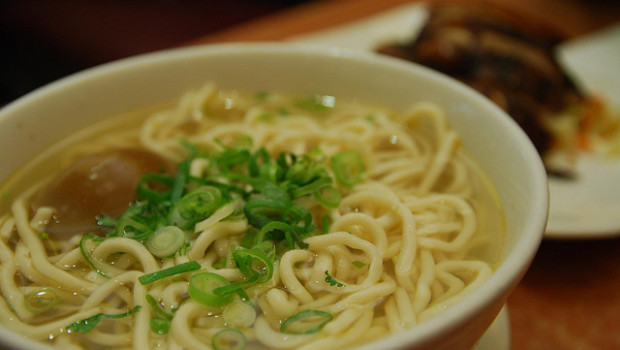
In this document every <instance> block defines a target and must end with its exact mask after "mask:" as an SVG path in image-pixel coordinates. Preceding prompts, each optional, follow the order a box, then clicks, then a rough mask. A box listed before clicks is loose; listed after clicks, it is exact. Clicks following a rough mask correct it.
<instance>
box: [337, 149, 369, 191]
mask: <svg viewBox="0 0 620 350" xmlns="http://www.w3.org/2000/svg"><path fill="white" fill-rule="evenodd" d="M331 166H332V170H333V171H334V176H335V177H336V180H338V182H339V183H340V184H342V185H343V186H346V187H351V186H353V185H355V184H357V183H358V182H360V181H361V179H362V177H363V176H364V171H365V167H364V161H363V160H362V156H361V155H360V154H359V153H358V152H355V151H343V152H340V153H337V154H335V155H334V156H333V157H332V160H331Z"/></svg>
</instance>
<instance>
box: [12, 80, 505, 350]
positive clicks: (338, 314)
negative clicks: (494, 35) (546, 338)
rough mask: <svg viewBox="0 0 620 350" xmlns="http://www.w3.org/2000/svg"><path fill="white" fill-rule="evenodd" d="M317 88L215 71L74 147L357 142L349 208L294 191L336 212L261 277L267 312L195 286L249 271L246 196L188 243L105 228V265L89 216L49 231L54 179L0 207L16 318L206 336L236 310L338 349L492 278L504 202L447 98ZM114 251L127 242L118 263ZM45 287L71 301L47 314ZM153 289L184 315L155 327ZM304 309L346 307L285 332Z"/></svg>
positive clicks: (324, 148)
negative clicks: (359, 164) (187, 268)
mask: <svg viewBox="0 0 620 350" xmlns="http://www.w3.org/2000/svg"><path fill="white" fill-rule="evenodd" d="M312 98H313V99H314V101H315V102H316V101H318V106H319V107H320V108H316V109H313V108H303V106H301V107H300V106H299V104H295V103H293V102H291V101H294V100H295V98H293V97H292V96H289V95H285V94H279V93H276V92H273V93H266V94H263V95H261V97H260V98H258V97H256V95H254V94H250V93H242V92H238V91H233V90H224V89H220V88H218V87H217V86H215V85H214V84H207V85H205V86H204V87H203V88H201V89H197V90H195V91H191V92H188V93H186V94H185V95H184V96H183V97H182V99H181V100H180V102H179V103H178V105H176V106H174V107H172V108H168V109H163V110H160V111H157V112H155V113H153V114H152V115H150V116H148V118H147V119H146V120H145V121H144V123H143V124H142V125H141V126H140V127H139V129H135V128H133V129H130V130H121V131H118V132H117V133H115V134H111V135H113V136H108V135H102V136H100V137H98V138H97V140H98V142H95V141H93V140H91V141H90V142H86V143H84V144H82V145H81V147H78V148H76V149H77V150H78V151H76V152H74V154H72V155H71V157H77V156H78V155H79V153H94V152H97V151H99V150H101V149H105V148H109V147H119V146H120V147H128V146H135V145H141V146H142V147H144V148H146V149H147V150H149V151H151V152H153V153H155V154H157V155H160V156H161V157H163V158H165V159H166V160H169V161H172V162H174V163H175V164H176V163H179V162H182V161H183V160H184V159H185V157H186V156H187V148H186V147H185V146H183V144H181V143H180V142H179V140H181V139H182V140H186V141H187V142H188V143H190V144H192V145H194V146H195V147H196V148H197V149H200V150H211V151H219V150H222V149H223V148H225V147H232V146H234V145H235V142H237V141H238V140H240V139H251V145H252V146H251V147H253V148H254V149H257V148H259V147H264V148H265V149H266V150H267V152H268V153H269V154H271V155H272V156H274V157H275V156H276V155H277V154H279V153H280V152H290V153H293V154H299V155H301V154H307V153H309V152H312V150H314V149H320V151H321V152H322V156H323V157H324V159H329V158H330V157H332V156H333V155H335V154H337V153H338V152H342V151H346V150H353V151H355V152H358V153H359V154H360V155H361V156H362V159H363V161H364V166H365V177H364V178H363V180H362V181H361V182H359V183H357V184H355V185H354V186H352V187H350V188H345V187H342V188H340V190H341V192H342V199H341V201H340V204H339V205H338V206H337V207H336V208H332V209H328V208H325V207H323V206H320V205H318V204H317V201H316V200H315V199H314V198H313V197H308V196H306V197H301V198H299V199H296V204H299V205H301V206H302V207H305V208H308V209H309V210H310V211H311V212H312V214H313V218H320V217H325V216H328V217H330V218H331V220H332V221H331V225H330V226H329V232H328V233H324V234H316V235H313V236H311V237H308V238H305V239H304V242H305V243H306V244H307V247H306V248H300V247H297V248H295V249H290V250H288V251H286V252H284V253H283V254H282V256H281V257H280V258H279V259H278V260H277V262H276V264H275V265H274V266H273V275H272V276H271V279H270V280H269V281H267V282H265V283H259V284H255V285H252V286H251V287H249V288H247V290H246V292H247V294H248V295H249V298H250V300H251V302H252V305H253V306H254V307H255V309H252V310H251V311H250V312H249V314H251V315H253V316H250V317H248V318H245V319H242V320H236V321H234V322H233V321H231V320H230V319H226V318H225V317H223V316H222V313H223V310H222V309H223V308H228V307H239V308H243V307H246V306H247V304H243V303H241V304H239V303H238V302H237V301H234V302H232V304H229V305H228V306H225V307H223V308H221V307H220V308H218V307H210V306H206V305H204V304H203V303H200V302H198V301H197V300H194V299H193V298H188V285H189V282H188V281H189V280H190V278H191V276H192V275H195V274H198V273H201V272H205V271H208V272H214V273H217V274H218V275H221V276H223V277H224V278H225V279H226V280H228V281H230V282H233V283H234V282H239V281H243V280H244V278H245V277H244V274H243V273H242V272H241V271H240V270H239V268H238V267H236V266H235V264H234V260H233V259H231V247H233V246H235V245H238V244H241V240H242V238H243V235H244V233H245V232H247V231H248V230H249V229H250V227H249V224H248V222H247V220H227V218H228V217H229V216H230V215H231V214H233V213H234V212H236V211H238V210H239V203H238V202H234V201H233V202H230V203H227V204H226V205H224V206H222V207H220V208H218V209H217V210H216V211H215V212H214V213H213V214H212V215H210V216H209V217H208V218H206V219H204V220H202V221H200V222H198V223H196V224H195V225H194V226H193V227H192V229H191V231H193V236H191V237H192V239H191V241H190V242H189V243H190V244H189V245H188V246H187V251H186V253H185V254H174V255H173V256H167V257H163V258H160V257H157V256H155V255H153V254H152V253H151V252H150V251H149V249H147V247H145V245H143V244H142V243H140V242H139V241H137V240H134V239H132V238H127V237H113V238H108V239H105V240H104V241H102V242H100V243H98V244H96V246H93V248H92V252H91V257H92V259H93V261H95V262H96V263H97V264H98V265H107V266H105V271H106V273H107V274H108V276H109V278H105V277H104V276H102V275H101V274H98V273H97V272H96V271H95V270H94V269H93V268H91V266H89V265H88V264H86V263H85V261H84V256H83V252H81V251H80V247H81V245H80V242H81V239H82V236H83V234H85V233H87V232H84V233H83V234H79V235H75V236H74V237H72V238H70V239H68V240H66V241H53V242H52V241H50V240H44V239H41V237H42V234H44V233H45V225H46V222H48V221H49V220H50V218H51V217H52V215H53V214H54V208H50V207H40V208H38V209H37V210H36V211H34V212H33V211H32V210H31V209H30V208H31V204H30V201H31V198H32V196H33V195H34V193H35V192H36V191H37V189H38V188H39V187H40V186H45V183H42V184H40V185H37V186H32V188H31V189H30V190H28V191H26V192H24V193H21V194H18V195H17V196H16V197H15V198H14V201H13V203H12V205H11V207H10V211H9V212H8V213H6V214H3V216H2V217H1V218H0V263H1V271H0V273H1V277H0V291H1V293H2V296H3V298H2V299H0V321H1V323H2V325H3V326H4V327H5V328H8V329H10V330H12V331H14V332H16V333H19V334H22V335H24V336H27V337H28V338H31V339H35V340H38V341H41V342H47V343H48V344H52V345H54V346H55V347H58V348H63V349H65V350H69V349H81V348H85V347H86V348H92V349H100V348H115V349H147V348H167V349H206V348H210V347H211V346H212V338H213V337H214V335H215V334H216V333H217V332H218V331H220V330H221V329H223V328H226V327H231V326H234V328H236V329H239V330H240V331H242V332H243V335H244V336H245V338H246V339H247V344H246V348H247V349H254V348H257V349H260V348H273V349H291V348H298V349H304V350H306V349H307V350H309V349H336V348H346V347H350V346H353V345H356V344H360V343H365V342H369V341H373V340H377V339H380V338H382V337H385V336H388V335H391V334H395V333H399V332H402V331H404V330H406V329H408V328H411V327H415V325H416V324H419V323H421V322H424V321H425V320H426V319H428V318H430V317H433V316H435V315H437V314H439V313H441V312H442V311H443V310H445V309H446V308H447V307H449V306H450V305H453V304H454V303H455V302H457V301H459V300H460V299H462V298H463V296H465V295H467V294H468V293H471V291H472V290H474V289H475V288H477V287H478V286H480V285H481V284H482V283H483V282H484V281H485V280H486V279H487V278H488V277H489V276H490V274H491V273H492V271H493V266H494V263H495V262H496V260H497V258H498V256H499V255H500V254H501V253H500V250H501V245H502V239H503V223H502V219H501V217H502V214H501V208H500V207H499V204H498V201H497V199H496V197H495V195H494V194H493V192H492V189H490V188H489V185H488V183H487V180H485V178H484V175H482V174H481V173H480V171H478V170H477V168H476V166H475V165H474V164H473V163H472V161H471V160H470V159H469V158H468V157H467V155H466V153H465V152H464V151H463V149H462V146H461V144H460V140H459V136H458V135H457V133H456V132H455V131H454V130H452V129H450V127H449V126H448V123H447V121H446V119H445V117H444V115H443V111H442V110H441V108H440V107H439V106H436V105H433V104H431V103H426V102H421V103H417V104H415V105H413V107H412V108H410V109H408V110H407V111H406V112H404V113H399V112H395V111H393V110H390V109H387V108H383V107H377V106H370V105H368V104H361V103H358V102H354V101H344V102H342V101H340V100H337V99H336V98H334V97H331V96H313V97H312ZM283 106H286V110H284V109H283ZM296 106H297V107H296ZM119 135H120V136H119ZM208 166H209V164H208V161H207V160H205V159H203V158H196V159H194V160H193V161H192V162H191V164H190V165H189V174H190V175H191V176H193V177H201V176H203V175H204V173H205V172H206V169H207V168H208ZM314 224H316V225H319V223H316V222H315V223H314ZM50 244H53V245H54V246H53V247H51V246H50ZM119 253H121V254H119ZM111 256H115V257H117V258H115V259H114V264H113V265H112V264H111V263H109V262H110V261H111V260H110V257H111ZM223 259H224V260H223ZM192 261H195V262H198V263H199V264H200V270H196V271H191V272H185V273H182V274H178V275H175V276H172V277H168V278H163V279H161V280H158V281H157V282H154V283H149V284H143V283H141V282H139V280H138V279H139V278H140V276H143V275H145V274H149V273H153V272H157V271H160V270H162V269H166V268H170V267H174V266H177V265H180V264H184V263H188V262H192ZM222 261H224V262H225V263H224V264H223V265H222V264H221V262H222ZM326 276H328V278H326ZM330 276H331V280H330V279H329V277H330ZM330 282H331V283H330ZM42 288H49V289H52V290H53V291H55V293H56V294H57V295H58V297H59V299H60V301H59V302H58V304H57V305H54V307H53V310H52V311H49V312H43V313H41V314H36V313H33V312H32V311H31V310H30V309H29V308H27V307H26V304H27V302H26V299H27V298H28V296H29V295H31V294H32V293H33V292H36V291H40V290H41V289H42ZM149 296H152V298H153V299H154V300H155V301H156V302H157V304H158V305H159V306H160V307H161V308H162V309H163V310H165V311H166V312H167V313H169V314H171V315H173V317H172V318H171V320H170V328H169V331H168V332H166V333H164V334H156V332H154V331H153V330H152V329H151V325H150V322H152V318H153V309H152V308H151V307H150V306H149V304H148V302H147V298H148V297H149ZM235 298H236V297H235ZM235 303H236V304H235ZM238 304H239V305H238ZM136 306H141V307H140V308H139V309H135V307H136ZM129 310H134V311H135V312H133V313H130V314H129V313H128V311H129ZM302 310H320V311H321V312H326V313H329V315H331V316H330V317H333V318H331V321H329V322H327V323H325V324H324V326H323V327H322V328H320V330H318V331H317V332H314V333H310V334H288V333H283V332H282V331H281V326H282V323H283V322H285V320H287V319H288V318H289V317H291V316H292V315H295V314H297V313H299V312H300V311H302ZM123 313H128V314H127V315H125V316H126V317H118V318H114V317H109V318H105V319H103V320H102V321H101V324H100V326H98V327H95V328H93V329H92V330H90V331H89V332H87V333H84V334H82V333H79V332H68V331H67V327H68V325H71V324H73V323H75V322H79V321H80V320H84V319H87V318H89V317H93V316H96V315H98V314H107V315H120V314H123Z"/></svg>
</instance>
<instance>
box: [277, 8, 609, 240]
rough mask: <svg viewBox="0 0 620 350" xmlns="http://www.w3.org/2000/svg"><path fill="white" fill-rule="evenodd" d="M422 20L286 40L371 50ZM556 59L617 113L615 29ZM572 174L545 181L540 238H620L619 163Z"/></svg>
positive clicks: (600, 162)
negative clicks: (544, 222) (544, 225)
mask: <svg viewBox="0 0 620 350" xmlns="http://www.w3.org/2000/svg"><path fill="white" fill-rule="evenodd" d="M427 18H428V11H427V9H426V6H425V5H424V4H420V3H417V4H408V5H404V6H400V7H396V8H394V9H391V10H388V11H385V12H382V13H379V14H377V15H374V16H371V17H369V18H366V19H363V20H360V21H356V22H353V23H350V24H346V25H342V26H338V27H335V28H331V29H328V30H323V31H318V32H313V33H310V34H306V35H301V36H295V37H291V38H289V41H292V42H297V43H303V44H311V45H321V46H325V45H327V46H334V47H339V48H345V49H353V50H366V51H373V50H374V49H376V48H377V46H379V45H380V44H382V43H389V42H394V41H408V40H411V39H412V38H414V37H415V36H416V35H417V34H418V33H419V30H420V29H421V28H422V27H423V25H424V23H425V21H426V19H427ZM558 58H559V59H560V62H561V64H562V65H563V66H564V67H565V69H566V70H567V71H568V72H569V73H570V74H571V75H572V76H574V77H575V79H576V80H577V84H578V86H579V87H581V88H582V89H583V90H585V91H589V92H593V93H596V94H599V95H600V96H601V97H602V98H604V99H606V100H607V101H608V102H609V103H611V104H613V105H614V106H616V107H617V108H618V109H620V85H619V84H620V66H619V65H618V62H620V26H618V27H616V28H610V29H608V30H605V31H602V32H600V33H596V34H593V35H590V36H588V37H584V38H580V39H579V40H573V41H571V42H567V43H565V44H562V45H561V46H560V47H559V50H558ZM593 60H596V64H592V61H593ZM577 171H578V177H577V179H575V180H573V181H563V180H558V179H554V178H551V179H550V180H549V187H550V189H549V191H550V200H551V204H550V209H549V222H548V224H547V231H546V232H545V238H552V239H594V238H603V237H616V236H620V159H619V158H616V159H613V160H609V159H603V158H600V157H593V156H587V155H586V156H584V157H581V158H580V160H579V162H578V164H577Z"/></svg>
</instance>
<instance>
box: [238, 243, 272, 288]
mask: <svg viewBox="0 0 620 350" xmlns="http://www.w3.org/2000/svg"><path fill="white" fill-rule="evenodd" d="M233 259H235V262H236V263H237V267H238V268H239V270H240V271H241V273H242V274H243V275H244V276H246V277H248V278H252V277H254V276H258V279H257V282H258V283H265V282H267V281H269V280H270V279H271V277H272V276H273V259H270V258H269V257H268V256H267V254H265V253H264V252H262V251H260V250H258V249H245V248H241V247H240V248H239V249H237V250H235V251H234V252H233Z"/></svg>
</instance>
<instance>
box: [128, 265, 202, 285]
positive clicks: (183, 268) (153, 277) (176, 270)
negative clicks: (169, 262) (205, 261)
mask: <svg viewBox="0 0 620 350" xmlns="http://www.w3.org/2000/svg"><path fill="white" fill-rule="evenodd" d="M196 270H200V264H199V263H197V262H196V261H189V262H186V263H183V264H179V265H175V266H172V267H169V268H167V269H163V270H159V271H155V272H151V273H148V274H146V275H142V276H140V277H138V281H140V283H142V284H143V285H146V284H149V283H153V282H155V281H157V280H160V279H162V278H166V277H170V276H174V275H178V274H180V273H185V272H190V271H196Z"/></svg>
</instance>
